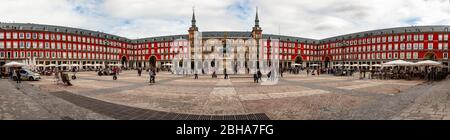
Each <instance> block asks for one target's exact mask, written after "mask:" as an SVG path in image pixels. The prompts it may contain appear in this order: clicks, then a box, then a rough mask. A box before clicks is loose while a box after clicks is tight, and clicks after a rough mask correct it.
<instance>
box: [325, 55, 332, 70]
mask: <svg viewBox="0 0 450 140" xmlns="http://www.w3.org/2000/svg"><path fill="white" fill-rule="evenodd" d="M330 61H331V59H330V57H329V56H327V57H325V61H324V62H325V68H328V67H329V66H330Z"/></svg>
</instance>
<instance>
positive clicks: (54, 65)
mask: <svg viewBox="0 0 450 140" xmlns="http://www.w3.org/2000/svg"><path fill="white" fill-rule="evenodd" d="M56 66H58V65H56V64H49V65H47V67H56Z"/></svg>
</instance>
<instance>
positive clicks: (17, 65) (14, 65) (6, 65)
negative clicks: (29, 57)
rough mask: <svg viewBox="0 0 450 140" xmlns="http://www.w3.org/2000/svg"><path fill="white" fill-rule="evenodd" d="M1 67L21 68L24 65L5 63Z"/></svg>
mask: <svg viewBox="0 0 450 140" xmlns="http://www.w3.org/2000/svg"><path fill="white" fill-rule="evenodd" d="M3 66H4V67H23V66H26V65H25V64H24V63H19V62H15V61H13V62H9V63H6V64H5V65H3Z"/></svg>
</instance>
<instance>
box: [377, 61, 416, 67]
mask: <svg viewBox="0 0 450 140" xmlns="http://www.w3.org/2000/svg"><path fill="white" fill-rule="evenodd" d="M383 65H394V66H411V65H413V63H412V62H408V61H403V60H394V61H390V62H386V63H383Z"/></svg>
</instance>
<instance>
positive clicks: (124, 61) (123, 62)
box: [120, 56, 128, 67]
mask: <svg viewBox="0 0 450 140" xmlns="http://www.w3.org/2000/svg"><path fill="white" fill-rule="evenodd" d="M127 61H128V60H127V57H126V56H122V59H121V61H120V62H121V64H122V67H125V65H126V64H127Z"/></svg>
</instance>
